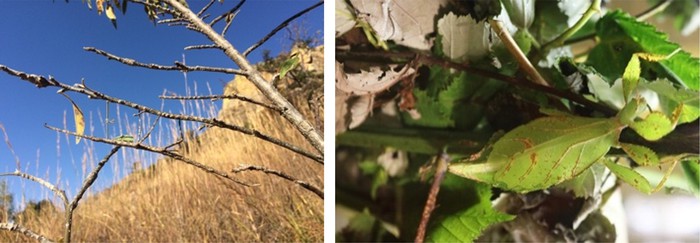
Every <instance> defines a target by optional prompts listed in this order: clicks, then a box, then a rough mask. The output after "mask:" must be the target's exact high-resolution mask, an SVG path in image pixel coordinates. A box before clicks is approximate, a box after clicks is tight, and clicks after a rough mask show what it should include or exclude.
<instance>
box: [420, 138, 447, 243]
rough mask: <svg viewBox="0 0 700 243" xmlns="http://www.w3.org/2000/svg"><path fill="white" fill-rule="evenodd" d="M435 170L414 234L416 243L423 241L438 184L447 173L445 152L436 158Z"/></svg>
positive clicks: (438, 189) (438, 188) (435, 199)
mask: <svg viewBox="0 0 700 243" xmlns="http://www.w3.org/2000/svg"><path fill="white" fill-rule="evenodd" d="M435 159H436V160H437V168H436V169H435V176H434V179H433V184H432V185H431V186H430V193H429V194H428V200H426V202H425V207H424V208H423V214H422V216H421V220H420V224H419V225H418V233H417V234H416V240H415V242H417V243H422V242H423V241H424V240H425V231H426V229H427V228H428V221H429V220H430V214H432V213H433V210H434V209H435V202H436V201H437V195H438V193H439V192H440V184H441V183H442V180H443V179H445V172H447V164H448V162H449V161H450V157H449V155H447V153H446V152H444V151H443V152H441V153H440V155H438V156H437V157H436V158H435Z"/></svg>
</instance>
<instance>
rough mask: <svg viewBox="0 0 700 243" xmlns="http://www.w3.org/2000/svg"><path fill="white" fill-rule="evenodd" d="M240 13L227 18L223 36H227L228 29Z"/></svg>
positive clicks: (222, 32)
mask: <svg viewBox="0 0 700 243" xmlns="http://www.w3.org/2000/svg"><path fill="white" fill-rule="evenodd" d="M239 11H240V10H239ZM239 11H236V12H234V13H233V14H231V15H229V16H227V17H226V25H225V26H224V29H223V30H222V31H221V36H226V32H227V31H228V28H229V27H231V23H233V19H234V18H236V16H237V15H238V12H239Z"/></svg>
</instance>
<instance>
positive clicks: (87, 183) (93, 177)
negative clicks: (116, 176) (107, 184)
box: [63, 146, 122, 242]
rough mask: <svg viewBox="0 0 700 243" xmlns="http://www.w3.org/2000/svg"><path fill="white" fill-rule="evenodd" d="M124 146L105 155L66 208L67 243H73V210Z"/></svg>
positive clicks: (64, 237)
mask: <svg viewBox="0 0 700 243" xmlns="http://www.w3.org/2000/svg"><path fill="white" fill-rule="evenodd" d="M121 147H122V146H114V147H113V148H112V150H111V151H109V153H107V155H105V157H104V158H102V160H100V162H99V163H98V164H97V167H95V168H94V169H93V170H92V172H90V174H88V176H87V177H86V178H85V180H84V181H83V185H82V186H81V187H80V191H78V194H76V195H75V198H73V201H72V202H71V203H70V205H68V208H66V231H65V235H64V236H63V239H64V240H65V242H71V233H72V229H73V210H75V208H76V207H78V203H79V202H80V199H82V198H83V195H85V192H86V191H87V189H88V188H90V186H92V184H93V183H95V180H96V179H97V175H98V174H99V173H100V171H101V170H102V167H104V166H105V164H107V161H109V159H110V158H111V157H112V155H114V154H115V153H117V151H119V149H120V148H121Z"/></svg>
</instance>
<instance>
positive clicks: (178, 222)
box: [0, 47, 323, 242]
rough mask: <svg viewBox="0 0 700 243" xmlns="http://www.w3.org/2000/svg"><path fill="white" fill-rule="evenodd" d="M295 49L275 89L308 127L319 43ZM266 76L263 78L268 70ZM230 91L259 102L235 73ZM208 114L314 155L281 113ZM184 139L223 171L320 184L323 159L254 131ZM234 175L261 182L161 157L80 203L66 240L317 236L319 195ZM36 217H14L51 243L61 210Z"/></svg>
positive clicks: (318, 88)
mask: <svg viewBox="0 0 700 243" xmlns="http://www.w3.org/2000/svg"><path fill="white" fill-rule="evenodd" d="M301 52H303V53H302V54H303V55H302V57H303V58H302V65H301V66H300V67H299V68H298V69H297V70H296V71H294V72H293V74H294V75H288V77H292V76H293V78H285V79H282V80H279V81H277V82H276V85H277V86H278V87H279V88H280V89H281V90H282V92H283V93H284V94H285V95H286V96H287V97H289V99H290V101H291V102H292V103H293V104H295V105H296V107H298V109H299V110H300V111H301V112H302V114H304V115H305V117H307V119H309V120H310V121H311V122H312V124H319V125H320V124H322V122H321V121H323V107H322V105H323V102H322V100H323V99H322V95H323V84H322V80H323V79H322V76H323V75H322V74H323V47H317V48H314V49H312V50H308V49H303V50H302V51H301ZM282 59H284V56H283V57H282ZM280 60H281V59H276V60H270V61H269V62H267V63H262V64H259V67H260V69H263V70H265V69H266V70H268V71H275V68H274V64H275V63H274V62H279V61H280ZM265 75H266V76H265V77H266V78H268V79H270V78H271V77H272V75H273V74H272V73H267V74H265ZM294 79H296V80H294ZM231 92H237V93H238V94H243V95H245V96H249V97H254V98H256V99H258V100H263V101H264V98H263V97H262V96H260V95H259V94H257V92H258V91H257V90H256V89H254V87H252V84H250V82H248V81H247V80H245V78H242V77H241V78H236V79H234V80H233V81H231V83H230V84H229V85H227V86H226V93H231ZM309 100H311V101H312V102H309ZM316 105H318V106H319V107H317V106H316ZM212 116H219V117H220V118H222V119H225V120H227V121H229V122H231V123H234V124H242V125H243V124H244V125H245V126H249V127H252V128H255V129H257V130H259V131H261V132H264V133H267V134H270V135H273V136H275V137H278V138H282V139H284V140H286V141H289V142H291V143H293V144H296V145H299V146H301V147H303V148H304V149H306V150H307V151H314V149H313V148H312V147H311V146H309V145H308V143H307V142H305V140H304V139H303V137H302V136H301V135H300V134H299V132H297V131H296V130H295V129H294V128H293V127H292V126H290V125H289V124H288V122H287V121H286V120H285V119H284V118H282V117H280V116H278V115H277V114H276V113H275V112H272V111H269V110H267V109H264V108H260V107H257V106H254V105H251V104H248V103H244V102H242V101H238V100H230V101H226V102H225V104H224V106H223V108H222V110H221V111H220V112H219V114H212ZM320 129H321V131H322V128H320ZM188 144H189V146H188V149H187V151H186V152H185V154H186V156H188V157H191V158H193V159H195V160H197V161H200V162H203V163H205V164H207V165H209V166H212V167H214V168H217V169H219V170H221V171H226V172H230V171H231V170H232V169H234V168H236V167H237V166H238V165H239V164H252V165H263V166H266V167H269V168H271V169H275V170H282V171H285V172H286V173H288V174H290V175H293V176H295V177H297V178H300V179H303V180H306V181H308V182H310V183H311V184H313V185H316V186H318V187H320V188H323V166H322V165H321V164H319V163H316V162H313V161H311V160H310V159H306V158H304V157H302V156H300V155H298V154H295V153H292V152H290V151H288V150H286V149H283V148H279V147H276V146H274V145H272V144H270V143H268V142H264V141H262V140H260V139H257V138H254V137H252V136H247V135H243V134H240V133H237V132H233V131H229V130H224V129H219V128H208V129H206V131H205V132H203V133H201V134H200V135H199V136H197V137H196V138H193V139H191V140H190V141H188ZM183 149H184V148H183ZM236 176H238V178H241V179H243V180H244V181H248V182H254V183H258V184H260V185H259V186H257V187H242V186H239V185H237V184H232V183H230V182H227V181H224V180H221V179H218V178H217V177H215V176H213V175H211V174H207V173H205V172H203V171H201V170H199V169H196V168H194V167H192V166H189V165H187V164H184V163H181V162H178V161H171V160H169V159H161V160H159V161H158V162H157V163H156V164H154V165H153V166H150V167H148V168H144V169H141V170H136V171H135V172H134V173H132V174H130V175H129V176H127V177H126V178H125V179H124V180H122V181H121V182H119V183H117V184H116V185H114V186H112V187H111V188H109V189H107V190H105V191H103V192H100V193H97V194H96V195H94V196H90V197H88V198H86V199H85V200H83V201H82V203H81V204H80V206H79V207H78V209H77V211H76V217H75V225H74V227H73V232H74V234H73V239H74V240H75V241H80V242H83V241H89V242H97V241H99V242H104V241H128V242H143V241H158V242H212V241H213V242H223V241H227V242H228V241H245V242H249V241H265V242H270V241H323V200H322V199H320V198H319V197H317V196H316V195H314V194H313V193H310V192H309V191H306V190H304V189H302V188H300V187H299V186H297V185H295V184H292V183H290V182H288V181H285V180H282V179H280V178H277V177H272V176H268V175H265V174H262V173H260V172H241V173H240V174H237V175H236ZM38 214H39V215H24V216H23V217H21V218H18V219H17V222H18V223H20V224H22V225H24V226H25V227H27V228H30V229H34V230H36V231H38V232H40V233H42V234H44V235H47V236H49V237H50V238H51V239H56V240H57V239H60V236H61V235H62V234H63V233H62V232H63V224H64V222H63V209H58V210H42V211H41V212H39V213H38ZM8 241H12V242H16V241H31V240H30V239H29V238H25V237H24V236H20V235H19V234H16V233H8V232H0V242H8Z"/></svg>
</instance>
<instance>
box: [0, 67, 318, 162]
mask: <svg viewBox="0 0 700 243" xmlns="http://www.w3.org/2000/svg"><path fill="white" fill-rule="evenodd" d="M0 70H2V71H5V72H7V73H8V74H10V75H14V76H17V77H20V78H21V79H23V80H27V81H29V82H31V83H35V84H36V85H37V87H46V86H55V87H59V88H62V89H65V90H70V91H74V92H78V93H81V94H85V95H87V96H88V98H92V99H100V100H106V101H110V102H112V103H117V104H120V105H124V106H128V107H131V108H133V109H136V110H139V111H143V112H148V113H151V114H154V115H157V116H161V117H164V118H168V119H174V120H185V121H194V122H201V123H205V124H209V125H212V126H217V127H221V128H226V129H229V130H233V131H237V132H240V133H244V134H247V135H251V136H255V137H257V138H260V139H262V140H264V141H267V142H270V143H273V144H276V145H278V146H280V147H283V148H286V149H288V150H290V151H292V152H295V153H298V154H300V155H303V156H305V157H307V158H310V159H312V160H314V161H316V162H318V163H320V164H323V156H322V155H314V154H312V153H310V152H307V151H305V150H303V149H301V148H299V147H297V146H294V145H292V144H290V143H287V142H285V141H282V140H280V139H278V138H275V137H272V136H270V135H267V134H264V133H262V132H260V131H258V130H255V129H250V128H246V127H241V126H237V125H233V124H229V123H226V122H224V121H222V120H219V119H216V118H203V117H198V116H188V115H180V114H173V113H168V112H163V111H160V110H156V109H153V108H150V107H147V106H143V105H139V104H137V103H133V102H130V101H126V100H122V99H118V98H114V97H111V96H108V95H106V94H103V93H100V92H97V91H94V90H92V89H89V88H87V87H85V85H83V84H75V85H73V86H69V85H66V84H64V83H61V82H59V81H56V79H54V78H53V77H51V76H49V79H46V78H45V77H43V76H39V75H35V74H27V73H24V72H20V71H17V70H14V69H11V68H8V67H6V66H4V65H0ZM285 101H286V100H285ZM289 106H291V104H290V105H289ZM285 108H286V109H285ZM281 109H282V112H281V113H282V114H283V115H284V114H287V113H288V112H289V110H288V109H289V108H288V107H283V108H281ZM292 109H293V107H292ZM295 125H296V123H295ZM311 129H313V127H312V128H311ZM314 132H315V131H314ZM302 134H304V133H302ZM321 143H323V142H322V141H321ZM321 146H323V145H322V144H321ZM321 151H323V150H321Z"/></svg>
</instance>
